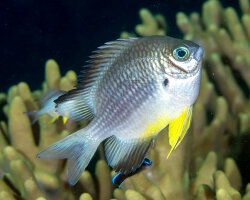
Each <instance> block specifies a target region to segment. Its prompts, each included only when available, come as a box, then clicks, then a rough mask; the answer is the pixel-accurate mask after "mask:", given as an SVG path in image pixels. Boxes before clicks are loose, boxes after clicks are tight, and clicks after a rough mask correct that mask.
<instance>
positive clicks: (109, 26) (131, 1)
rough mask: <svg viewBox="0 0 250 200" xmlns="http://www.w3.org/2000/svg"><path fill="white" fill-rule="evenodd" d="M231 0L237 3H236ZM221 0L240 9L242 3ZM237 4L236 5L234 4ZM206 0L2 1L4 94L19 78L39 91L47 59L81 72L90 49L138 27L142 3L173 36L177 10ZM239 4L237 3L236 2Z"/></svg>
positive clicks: (0, 45)
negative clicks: (160, 16)
mask: <svg viewBox="0 0 250 200" xmlns="http://www.w3.org/2000/svg"><path fill="white" fill-rule="evenodd" d="M231 1H232V2H231ZM231 1H226V0H224V1H221V2H223V5H224V6H228V5H232V6H234V7H237V8H238V1H234V0H231ZM233 2H234V3H233ZM202 3H203V1H201V0H193V1H190V0H174V1H173V0H171V1H170V0H162V1H159V0H157V1H153V0H151V1H146V0H126V1H122V0H114V1H105V0H102V1H100V0H99V1H98V0H89V1H87V0H82V1H80V0H76V1H67V0H54V1H53V0H51V1H49V0H43V1H39V0H22V1H20V0H9V1H1V2H0V70H1V71H0V77H1V78H0V92H6V91H7V89H8V88H9V87H10V86H11V85H13V84H16V83H18V82H20V81H26V82H27V83H28V84H29V85H30V87H31V89H38V88H40V87H41V83H42V81H43V80H44V63H45V61H46V60H47V59H48V58H54V59H56V60H57V62H58V63H59V65H60V67H61V72H62V74H64V73H65V72H66V71H67V70H69V69H74V70H75V71H76V72H77V73H79V72H80V71H81V66H82V65H84V61H85V60H87V58H88V56H89V55H90V54H91V51H93V50H95V49H96V47H98V46H100V45H102V44H103V43H104V42H107V41H110V40H114V39H116V38H118V37H119V34H120V32H121V31H123V30H127V31H133V30H134V26H135V25H136V24H137V23H139V22H140V20H139V17H138V11H139V9H140V8H142V7H146V8H149V9H150V10H151V11H152V12H153V13H162V14H163V15H164V16H165V17H166V19H167V23H168V26H169V27H170V30H169V32H168V33H169V35H171V36H174V37H182V36H181V34H180V32H179V31H178V29H177V28H176V25H175V14H176V12H177V11H184V12H185V13H190V12H192V11H198V12H200V11H201V5H202ZM234 4H236V5H234Z"/></svg>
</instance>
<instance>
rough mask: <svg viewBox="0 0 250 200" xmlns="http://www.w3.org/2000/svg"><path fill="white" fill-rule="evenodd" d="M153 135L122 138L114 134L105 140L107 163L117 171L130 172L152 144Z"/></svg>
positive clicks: (138, 163) (139, 163) (137, 165)
mask: <svg viewBox="0 0 250 200" xmlns="http://www.w3.org/2000/svg"><path fill="white" fill-rule="evenodd" d="M153 140H154V137H150V138H147V139H130V140H124V139H120V138H118V137H115V136H111V137H109V138H108V139H107V140H106V141H105V156H106V158H107V161H108V164H109V165H110V166H111V167H112V168H113V169H115V170H116V171H117V172H121V173H122V174H125V175H127V174H130V173H132V172H134V171H135V170H136V169H138V167H140V165H141V164H142V162H143V160H144V158H145V157H146V156H147V154H148V151H149V149H150V147H151V146H152V144H153Z"/></svg>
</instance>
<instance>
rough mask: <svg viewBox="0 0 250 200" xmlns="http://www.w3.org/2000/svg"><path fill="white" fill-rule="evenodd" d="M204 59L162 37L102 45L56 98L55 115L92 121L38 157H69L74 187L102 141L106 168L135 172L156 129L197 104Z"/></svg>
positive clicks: (188, 45)
mask: <svg viewBox="0 0 250 200" xmlns="http://www.w3.org/2000/svg"><path fill="white" fill-rule="evenodd" d="M176 52H179V53H178V54H176ZM202 55H203V49H202V48H201V47H200V46H199V45H197V44H195V43H193V42H190V41H184V40H178V39H174V38H171V37H165V36H151V37H145V38H139V39H137V38H130V39H123V40H117V41H114V42H109V43H106V45H104V46H102V47H100V48H99V50H97V51H96V54H94V55H93V56H92V57H91V58H92V60H90V62H89V63H90V64H89V65H87V67H89V70H86V72H84V73H83V81H82V82H80V83H79V84H78V86H77V88H76V89H73V90H71V91H69V92H67V93H66V94H64V95H62V96H60V97H59V98H58V99H57V100H55V103H56V112H57V113H59V114H61V115H64V114H65V113H66V114H67V117H68V118H72V119H75V120H82V119H92V121H91V122H90V123H89V125H88V126H87V127H86V128H84V129H81V130H79V131H77V132H75V133H73V134H71V135H69V136H68V137H66V138H64V139H62V140H60V141H58V142H56V143H55V144H53V145H51V146H50V147H48V148H47V149H45V150H43V151H41V152H40V153H39V154H38V157H41V158H57V159H62V158H67V159H68V163H69V183H70V184H72V185H73V184H75V183H76V182H77V181H78V180H79V178H80V175H81V173H82V171H83V170H84V169H85V168H86V166H87V165H88V163H89V161H90V160H91V158H92V156H93V155H94V153H95V151H96V149H97V147H98V145H99V144H100V143H101V142H102V141H104V140H105V155H106V158H107V161H108V164H109V165H110V166H111V167H113V168H114V169H115V170H116V171H120V172H122V173H123V174H130V173H131V172H134V171H136V169H137V168H138V167H139V166H140V165H141V163H142V162H143V160H144V158H145V157H146V155H147V153H148V151H149V149H150V147H151V145H152V142H153V140H154V139H155V138H156V136H157V134H158V133H159V131H160V130H161V129H163V128H164V127H166V126H167V125H168V124H169V123H171V121H172V120H174V119H176V118H177V117H178V116H179V115H180V114H181V113H182V112H183V111H184V109H185V108H186V107H187V106H192V105H193V103H194V102H195V100H196V98H197V96H198V93H199V88H200V78H201V63H202ZM179 58H180V59H179ZM184 58H185V59H184ZM161 119H164V120H163V121H162V122H164V123H162V122H161V124H160V125H159V126H158V125H154V123H155V122H157V121H159V120H161ZM152 124H153V126H152V127H153V128H154V126H155V129H153V132H152V131H151V132H149V133H147V129H148V127H151V125H152ZM150 130H151V129H150ZM106 139H107V140H106Z"/></svg>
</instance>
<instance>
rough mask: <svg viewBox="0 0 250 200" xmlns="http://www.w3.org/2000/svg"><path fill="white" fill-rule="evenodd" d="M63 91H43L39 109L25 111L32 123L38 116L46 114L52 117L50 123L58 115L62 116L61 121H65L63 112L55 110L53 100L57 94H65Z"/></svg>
mask: <svg viewBox="0 0 250 200" xmlns="http://www.w3.org/2000/svg"><path fill="white" fill-rule="evenodd" d="M65 93H66V92H65V91H60V90H52V89H51V90H49V91H47V92H46V93H45V95H44V96H43V98H42V101H41V104H42V106H41V109H39V110H32V111H29V112H26V113H25V114H26V115H28V116H29V118H30V120H31V123H32V124H34V123H36V121H37V120H38V118H39V116H41V115H44V114H47V115H49V116H50V117H51V118H52V119H51V120H50V123H53V122H54V121H55V120H56V119H57V118H58V117H59V116H60V115H61V116H63V122H64V123H66V121H67V120H66V119H67V118H66V117H64V115H65V113H61V114H58V113H57V112H56V108H55V103H54V100H56V99H57V98H58V97H59V96H61V95H63V94H65Z"/></svg>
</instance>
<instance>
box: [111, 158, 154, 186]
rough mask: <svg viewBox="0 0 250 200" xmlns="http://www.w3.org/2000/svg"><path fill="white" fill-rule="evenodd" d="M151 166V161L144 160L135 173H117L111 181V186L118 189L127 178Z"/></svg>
mask: <svg viewBox="0 0 250 200" xmlns="http://www.w3.org/2000/svg"><path fill="white" fill-rule="evenodd" d="M151 164H152V161H151V160H150V159H148V158H145V159H144V161H143V163H142V164H141V166H139V167H138V168H137V169H136V171H134V172H132V173H131V174H127V175H125V174H122V173H121V172H118V173H117V174H116V175H115V176H114V177H113V179H112V183H113V185H115V186H117V187H120V186H121V184H122V183H123V181H125V180H126V179H127V178H128V177H130V176H133V175H135V174H137V173H139V172H141V171H142V170H144V169H146V168H148V167H149V166H150V165H151Z"/></svg>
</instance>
